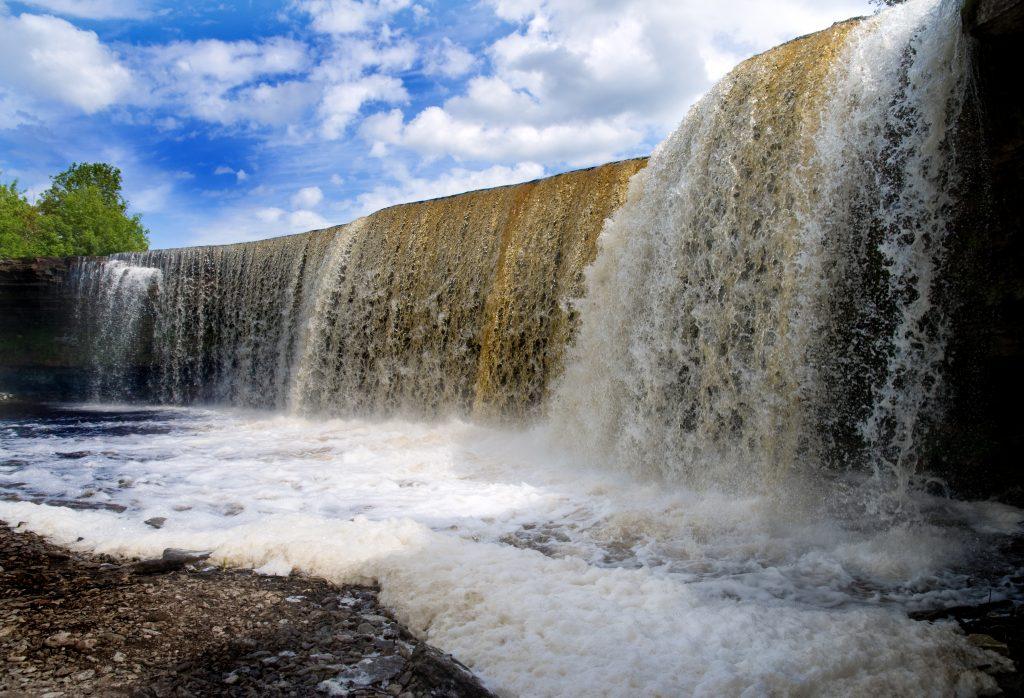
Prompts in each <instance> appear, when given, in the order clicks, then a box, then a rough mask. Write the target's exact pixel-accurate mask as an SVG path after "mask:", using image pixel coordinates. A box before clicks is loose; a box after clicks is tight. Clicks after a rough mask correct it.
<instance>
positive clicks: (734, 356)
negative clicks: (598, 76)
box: [0, 0, 1024, 696]
mask: <svg viewBox="0 0 1024 698" xmlns="http://www.w3.org/2000/svg"><path fill="white" fill-rule="evenodd" d="M964 42H965V39H964V38H962V35H961V32H960V30H959V25H958V13H957V6H956V3H954V2H951V1H949V0H911V1H910V2H908V3H906V4H904V5H900V6H898V7H895V8H892V9H890V10H887V11H885V12H884V13H882V14H880V15H879V16H876V17H872V18H869V19H864V20H857V21H850V22H844V23H841V24H838V25H835V26H833V27H832V28H830V29H828V30H825V31H823V32H819V33H817V34H814V35H810V36H807V37H803V38H801V39H797V40H795V41H793V42H790V43H788V44H786V45H784V46H781V47H779V48H777V49H774V50H772V51H770V52H768V53H766V54H763V55H761V56H758V57H755V58H753V59H751V60H749V61H747V62H745V63H743V64H741V65H740V66H739V67H737V68H736V70H734V71H733V72H732V73H731V74H730V75H729V76H728V77H727V78H726V79H725V80H723V81H722V82H721V83H720V84H719V85H717V86H716V87H715V88H714V89H713V90H712V91H711V93H710V94H709V95H708V96H707V97H705V98H704V99H703V100H701V101H700V102H699V103H698V104H697V105H696V106H695V107H694V108H693V109H692V111H691V113H690V114H689V116H688V117H687V119H686V120H685V121H684V122H683V123H682V125H681V126H680V127H679V129H678V131H677V132H676V133H674V134H673V135H672V136H671V137H670V138H668V139H667V140H666V141H665V142H664V143H663V144H662V145H661V146H660V147H659V148H658V150H657V152H656V153H655V154H654V156H653V157H652V158H651V160H650V164H649V166H648V167H647V168H646V169H643V170H641V168H642V167H643V164H644V163H643V162H641V161H628V162H624V163H615V164H611V165H607V166H604V167H601V168H596V169H593V170H588V171H583V172H577V173H569V174H567V175H561V176H558V177H553V178H549V179H546V180H541V181H538V182H532V183H527V184H524V185H519V186H514V187H503V188H498V189H493V190H488V191H482V192H471V193H469V194H464V195H460V196H456V197H449V198H446V199H439V200H435V201H430V202H423V203H419V204H409V205H405V206H398V207H394V208H391V209H387V210H385V211H381V212H379V213H377V214H374V215H372V216H369V217H367V218H365V219H360V220H358V221H355V222H353V223H350V224H348V225H345V226H341V227H338V228H334V229H330V230H324V231H315V232H312V233H307V234H305V235H299V236H292V237H288V238H279V239H275V240H268V241H262V242H257V243H247V244H241V245H232V246H226V247H208V248H196V249H184V250H168V251H157V252H149V253H144V254H133V255H119V256H117V257H116V258H115V259H111V260H95V259H90V260H82V261H81V262H80V265H79V268H78V270H77V276H76V279H77V281H76V283H77V284H78V285H77V288H78V291H79V303H80V306H81V307H80V310H81V315H82V321H83V324H84V325H85V328H86V330H87V331H88V334H89V337H90V338H91V339H90V342H91V343H90V344H89V346H90V347H91V351H92V353H93V356H95V357H97V359H96V363H95V366H94V368H95V370H96V375H97V383H96V387H97V389H98V391H99V393H100V394H101V396H104V397H115V398H121V397H123V396H124V395H125V393H126V392H127V383H129V382H130V379H129V377H130V376H135V375H138V376H141V377H142V379H144V380H145V381H148V382H147V383H146V384H145V385H144V387H143V388H142V389H141V390H138V391H136V392H135V396H136V397H142V398H145V399H148V400H149V401H153V402H161V403H172V404H178V403H190V402H205V403H214V404H216V405H217V406H216V407H202V408H198V407H188V408H181V407H174V408H166V407H159V408H156V407H152V406H146V407H140V408H137V409H136V408H132V409H129V408H125V407H124V406H113V407H112V406H104V405H100V406H95V405H94V406H87V407H84V408H75V409H76V410H78V411H73V412H72V413H71V414H70V415H67V414H63V413H61V414H59V415H58V417H60V419H56V420H53V421H52V422H47V421H32V420H31V419H28V420H25V421H24V422H21V423H18V424H16V425H15V426H14V427H13V428H11V429H7V430H0V451H3V452H4V453H5V454H6V455H9V456H10V457H9V458H7V459H6V460H4V461H0V487H2V488H3V491H4V495H5V496H8V495H11V497H12V498H14V499H19V500H22V501H17V502H7V501H0V517H2V518H4V519H5V520H9V521H11V520H14V521H25V522H28V525H29V526H30V527H32V528H33V529H34V530H39V531H43V532H46V533H47V534H49V535H52V536H55V537H57V538H58V540H61V541H65V542H67V543H68V544H71V545H80V546H83V547H86V546H87V547H89V548H92V549H99V550H102V551H104V552H111V553H117V554H132V555H143V554H145V555H150V554H159V553H160V551H161V550H163V549H164V548H165V547H181V548H195V549H211V550H214V559H216V560H217V561H218V562H221V563H224V564H235V565H244V566H249V567H253V568H257V569H259V570H260V571H263V572H268V573H286V572H288V571H290V570H292V569H298V570H301V571H305V572H309V573H312V574H317V575H323V576H326V577H328V578H329V579H332V580H335V581H354V582H366V581H375V582H377V583H379V584H380V585H381V587H382V599H383V600H384V602H385V603H386V604H388V605H389V606H391V607H392V608H393V609H394V610H395V611H396V613H397V617H398V618H399V619H400V620H402V622H405V623H407V624H408V625H409V626H410V627H411V628H412V629H413V630H414V631H415V632H418V633H421V634H422V635H424V636H425V637H426V638H427V639H429V640H430V641H431V642H434V643H435V644H437V645H439V646H440V647H441V648H442V649H444V650H445V651H448V652H452V653H454V654H455V655H456V656H457V657H459V659H460V660H462V661H464V662H466V663H467V664H468V665H469V666H471V667H472V668H473V669H474V670H475V671H477V672H479V673H480V674H481V675H482V677H483V678H484V680H485V681H486V682H487V683H488V685H489V686H491V687H493V688H495V689H497V690H499V691H502V692H503V693H505V694H509V695H538V696H564V695H579V694H587V695H774V694H779V695H803V694H807V695H819V694H820V695H878V694H893V695H905V694H911V693H917V694H927V695H954V694H956V695H972V694H976V693H980V692H985V691H990V690H992V689H994V687H995V681H994V679H993V678H992V676H991V675H990V672H992V671H998V670H1001V669H1006V668H1008V665H1009V662H1008V660H1006V659H1005V658H1003V657H1001V656H998V655H996V654H994V653H992V652H989V651H987V650H985V649H982V648H979V647H977V646H975V645H973V644H972V643H971V642H969V641H968V640H967V639H966V638H965V637H964V635H963V634H962V633H961V632H960V631H959V629H958V628H957V627H956V626H955V625H953V624H947V623H941V622H939V623H921V622H917V621H914V620H911V619H910V618H909V617H908V616H907V614H906V612H907V611H917V610H932V609H939V608H945V607H952V606H962V605H966V604H976V603H980V602H984V601H988V600H991V601H996V602H1000V601H1004V600H1019V599H1020V598H1021V590H1020V579H1021V578H1022V577H1021V571H1020V565H1019V564H1018V563H1017V562H1016V561H1015V560H1016V558H1014V557H1013V554H1014V553H1013V550H1014V549H1015V546H1018V547H1019V538H1018V536H1019V534H1020V526H1019V522H1020V521H1021V519H1022V518H1024V514H1022V512H1021V511H1020V510H1018V509H1014V508H1013V507H1009V506H1004V505H1002V504H999V503H996V502H973V503H972V502H961V501H956V500H952V499H948V498H943V497H938V496H935V495H934V493H929V492H926V491H923V490H922V489H920V488H912V487H909V485H910V483H911V480H912V478H913V475H914V473H915V471H916V470H915V469H916V468H917V465H918V463H917V461H918V460H919V459H920V458H922V457H923V456H924V444H925V443H926V442H928V441H929V440H930V436H929V432H930V430H931V429H932V428H933V426H934V424H935V423H936V422H937V421H939V420H940V417H941V406H942V400H943V393H942V390H943V388H942V368H943V364H944V362H945V355H946V343H947V336H948V335H949V334H950V330H949V329H948V327H947V325H948V324H949V323H948V322H947V320H946V317H947V311H948V310H949V308H950V307H951V303H953V302H955V297H954V296H955V294H954V293H953V291H952V287H951V286H950V285H949V284H948V279H949V278H950V275H951V269H952V268H953V266H954V261H953V260H951V259H947V254H946V248H947V245H946V243H947V241H950V240H954V241H955V233H956V231H957V230H958V225H959V222H958V216H959V211H960V209H959V205H958V200H959V199H961V198H962V197H964V196H965V195H966V193H967V191H968V189H967V182H965V181H962V180H963V177H962V173H963V168H964V165H965V163H964V162H963V159H964V158H963V157H962V156H961V152H960V150H959V149H958V148H959V146H960V145H962V144H963V143H964V142H966V140H967V139H968V138H969V133H967V132H966V131H969V129H966V130H964V131H961V130H960V129H959V128H958V126H959V125H961V124H962V123H964V119H963V115H962V113H961V112H962V111H964V110H966V111H969V110H970V107H971V105H970V102H969V101H968V100H967V94H968V73H969V71H968V68H969V63H968V51H967V48H968V47H967V46H966V45H965V44H964ZM638 170H639V171H640V173H639V174H636V173H637V172H638ZM627 182H628V183H629V184H628V195H627ZM623 201H625V203H624V204H623ZM620 205H621V206H620ZM613 212H615V213H614V216H613V217H612V218H611V219H610V220H608V221H607V222H605V219H606V218H607V217H608V216H609V215H611V214H612V213H613ZM602 225H603V228H602ZM599 233H600V242H599V244H598V234H599ZM595 256H596V261H595ZM950 256H951V257H952V256H953V255H950ZM591 262H593V264H591ZM588 265H590V266H589V269H587V267H588ZM585 269H587V271H586V275H585V276H584V270H585ZM100 357H106V359H104V360H102V361H101V360H100ZM563 366H564V369H563ZM254 406H256V407H272V408H276V409H275V410H273V411H267V410H263V411H248V410H234V409H231V407H254ZM282 412H283V413H284V414H282ZM306 413H312V414H313V415H315V417H316V418H314V419H311V418H308V416H307V415H306ZM338 415H340V418H338V417H337V416H338ZM396 415H398V416H402V415H405V416H406V417H408V416H415V417H422V416H424V415H427V416H429V417H431V418H433V419H431V420H419V421H402V420H398V419H393V417H395V416H396ZM452 415H456V416H457V417H458V416H468V415H472V416H474V417H480V418H487V419H491V418H494V417H503V418H505V419H506V424H505V427H507V426H508V422H512V423H513V426H515V427H516V428H513V429H508V428H505V427H502V428H500V429H499V428H491V427H488V426H484V425H481V424H479V423H466V422H462V421H459V420H458V419H447V421H444V418H445V417H451V416H452ZM524 416H527V417H534V418H535V419H534V420H533V422H532V423H530V424H528V425H527V427H526V428H520V427H523V420H522V419H521V418H522V417H524ZM366 417H373V419H366ZM381 417H392V419H381ZM62 420H63V421H62ZM479 421H480V420H478V422H479ZM55 424H70V425H71V426H65V427H55V426H54V425H55ZM567 452H568V453H567ZM594 463H601V464H605V465H607V466H608V467H591V466H592V465H593V464H594ZM83 466H87V467H83ZM844 471H846V472H844ZM637 473H639V474H641V475H642V477H631V475H632V474H637ZM865 479H867V480H868V482H867V487H865V484H864V480H865ZM666 481H670V482H671V486H667V487H666V486H665V483H666ZM847 490H852V495H851V496H849V497H847V495H846V492H847ZM865 490H867V492H866V493H867V495H868V496H865ZM801 493H810V494H809V495H808V496H806V497H803V498H801V497H800V494H801ZM822 494H825V495H826V496H828V497H832V498H833V499H834V500H835V501H832V502H828V504H830V505H831V504H838V506H824V507H823V506H820V504H821V501H820V500H821V499H822V498H823V497H821V496H819V495H822ZM780 495H781V496H780ZM24 500H29V501H24ZM32 500H34V501H44V502H49V503H60V502H64V503H66V502H67V501H68V500H73V501H74V505H75V506H76V507H78V508H85V507H90V506H92V507H95V509H96V510H94V511H77V510H75V511H73V510H71V509H64V508H62V507H59V506H39V505H37V504H34V503H30V502H31V501H32ZM808 500H818V501H815V502H813V503H812V505H811V506H803V504H806V503H807V501H808ZM848 500H849V501H852V502H853V503H854V504H855V505H856V506H854V507H852V508H851V507H847V506H845V505H846V504H847V503H848ZM865 502H867V504H868V505H869V506H872V507H874V508H873V509H870V510H869V511H868V512H866V513H865V511H864V505H865ZM909 505H912V506H909ZM908 508H909V509H913V510H914V513H915V514H916V515H914V516H903V515H900V516H889V514H893V513H894V512H900V513H901V514H902V512H901V509H902V510H903V512H905V511H906V509H908ZM122 509H123V511H120V510H122ZM851 510H853V514H852V515H851V514H850V512H851ZM879 514H882V516H879ZM151 517H161V518H163V519H165V520H166V521H165V525H164V527H163V528H161V529H160V530H155V529H153V528H151V527H149V526H147V525H146V524H145V523H144V522H145V521H146V520H147V519H150V518H151ZM1007 551H1008V552H1007ZM594 628H600V630H601V632H594ZM339 680H340V679H339ZM325 683H329V682H325ZM338 687H341V688H344V687H342V686H341V685H340V684H338ZM328 689H331V690H333V689H332V688H331V686H327V687H326V688H324V689H323V690H328Z"/></svg>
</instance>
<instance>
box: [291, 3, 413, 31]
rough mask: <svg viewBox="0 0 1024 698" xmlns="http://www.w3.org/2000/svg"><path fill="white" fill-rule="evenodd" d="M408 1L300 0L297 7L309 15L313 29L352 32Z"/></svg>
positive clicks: (368, 24)
mask: <svg viewBox="0 0 1024 698" xmlns="http://www.w3.org/2000/svg"><path fill="white" fill-rule="evenodd" d="M409 4H410V3H409V0H304V1H302V2H299V3H298V6H299V8H300V9H301V10H303V11H304V12H306V13H307V14H309V15H310V16H311V17H312V18H313V28H314V29H315V30H317V31H319V32H323V33H325V34H352V33H356V32H361V31H365V30H366V29H367V28H369V26H370V25H371V24H373V23H374V22H380V21H383V20H386V19H387V18H388V17H390V16H391V15H393V14H395V13H396V12H398V11H400V10H403V9H405V8H406V7H408V6H409Z"/></svg>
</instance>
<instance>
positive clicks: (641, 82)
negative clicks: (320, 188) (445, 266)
mask: <svg viewBox="0 0 1024 698" xmlns="http://www.w3.org/2000/svg"><path fill="white" fill-rule="evenodd" d="M489 4H490V5H491V7H492V9H493V10H494V12H495V13H496V14H497V15H498V16H499V17H501V18H502V19H505V20H507V21H511V22H514V23H516V24H517V26H516V29H515V30H514V31H512V32H510V33H508V34H506V35H505V36H503V37H500V38H499V39H497V40H496V41H494V42H493V43H492V44H491V45H490V46H489V47H488V49H487V55H488V58H489V67H490V70H489V71H488V72H487V73H486V74H482V75H479V76H477V77H474V78H473V79H471V80H469V82H468V83H466V86H465V88H464V90H463V91H462V92H461V94H457V95H455V96H454V97H452V98H450V99H448V100H447V101H445V102H444V103H443V104H440V105H434V106H430V107H427V108H425V109H423V110H422V111H421V112H420V113H418V114H414V115H412V116H411V118H410V119H409V121H408V122H404V123H403V124H402V127H401V128H400V129H395V128H394V124H393V122H392V121H391V120H390V119H391V117H388V120H387V121H386V122H385V121H381V120H379V119H383V117H379V119H378V121H375V122H373V123H372V124H371V125H370V126H368V127H367V129H365V132H363V131H362V130H361V132H363V136H364V138H365V139H366V140H367V142H369V143H371V144H372V146H371V148H372V150H371V152H372V153H373V154H377V155H380V154H383V153H385V152H387V148H388V147H389V146H390V147H395V146H397V147H405V148H409V149H411V150H413V151H415V152H416V153H419V154H420V155H422V156H424V157H427V158H437V157H443V156H446V155H447V156H452V157H454V158H456V159H458V160H464V161H474V162H502V163H513V162H518V161H521V160H524V159H529V160H533V161H537V162H543V163H549V164H555V163H562V162H564V163H568V164H570V165H584V164H592V163H596V162H599V161H601V160H607V159H609V158H613V157H618V156H621V155H625V154H633V153H636V152H638V151H643V150H647V149H649V148H650V147H651V146H652V145H653V144H654V143H656V142H658V141H660V140H661V139H662V138H663V137H664V136H665V134H666V133H668V132H669V131H670V130H671V129H672V128H673V127H674V126H675V125H676V124H677V123H678V122H679V121H680V120H681V119H682V118H683V116H684V115H685V113H686V110H687V108H688V106H689V105H690V104H692V102H693V101H694V100H695V99H696V98H697V97H698V96H699V95H700V94H701V93H702V92H704V91H705V90H706V89H707V88H708V87H709V86H710V84H711V80H712V79H713V78H717V77H719V76H720V75H721V74H722V72H723V68H724V67H725V66H726V65H729V66H731V65H732V64H734V63H735V62H736V61H737V60H739V59H741V58H743V57H745V56H748V55H750V54H752V53H755V52H757V51H762V50H766V49H768V48H770V47H771V46H773V45H775V44H778V43H780V42H781V41H784V40H786V39H789V38H792V37H793V36H796V35H799V34H802V33H806V32H809V31H813V30H816V29H822V28H824V27H826V26H828V24H829V23H831V22H833V21H836V20H838V19H843V18H845V17H848V16H851V15H854V14H858V13H860V12H863V11H864V10H865V9H866V8H867V2H865V0H824V1H820V0H780V1H779V2H774V3H764V2H762V1H761V0H734V1H733V2H731V3H728V4H726V3H708V2H703V1H702V0H678V1H675V2H664V1H663V0H615V1H612V0H603V1H601V2H595V1H594V0H489ZM452 47H455V45H454V44H452ZM438 51H440V52H442V53H443V51H444V48H439V49H435V52H434V53H428V54H427V55H426V57H425V59H424V66H425V70H426V71H427V72H430V71H437V70H440V68H439V67H438V65H439V63H438V62H437V55H439V54H438ZM454 55H455V53H453V56H454ZM467 56H468V57H469V58H471V57H472V56H471V55H469V54H468V52H466V56H462V58H461V59H456V60H455V62H454V63H453V64H452V66H451V69H452V71H455V72H457V71H458V70H464V71H468V70H471V69H472V67H471V64H470V65H469V66H467V65H466V63H465V60H467ZM459 60H462V61H463V62H462V63H461V64H460V62H459ZM442 72H443V71H442ZM384 126H387V129H386V133H381V131H382V130H383V127H384Z"/></svg>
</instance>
